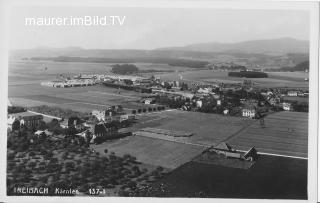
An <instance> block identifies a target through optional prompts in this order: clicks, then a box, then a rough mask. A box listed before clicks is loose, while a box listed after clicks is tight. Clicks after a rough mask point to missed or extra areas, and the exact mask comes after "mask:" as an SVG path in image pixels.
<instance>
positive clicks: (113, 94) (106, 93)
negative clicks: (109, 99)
mask: <svg viewBox="0 0 320 203" xmlns="http://www.w3.org/2000/svg"><path fill="white" fill-rule="evenodd" d="M88 92H93V93H98V94H105V95H112V96H118V97H127V98H134V99H140V97H135V96H128V95H121V94H115V93H108V92H99V91H88Z"/></svg>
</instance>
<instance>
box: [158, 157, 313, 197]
mask: <svg viewBox="0 0 320 203" xmlns="http://www.w3.org/2000/svg"><path fill="white" fill-rule="evenodd" d="M307 174H308V161H307V160H302V159H292V158H285V157H276V156H265V155H261V156H260V157H259V159H258V161H257V162H256V163H255V164H254V165H253V166H252V167H251V168H249V169H248V170H244V169H236V168H231V167H223V166H216V165H212V164H201V163H197V162H189V163H186V164H185V165H183V166H181V167H179V168H177V169H176V170H174V171H172V172H171V173H170V174H168V176H166V177H165V178H164V179H161V180H159V181H158V182H157V183H155V184H154V187H155V188H157V187H159V186H160V187H163V186H162V185H164V187H165V188H166V189H165V192H161V190H155V191H154V193H153V194H152V196H159V197H210V198H246V199H252V198H256V199H307V197H308V194H307V177H308V176H307Z"/></svg>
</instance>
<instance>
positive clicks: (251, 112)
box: [242, 107, 257, 118]
mask: <svg viewBox="0 0 320 203" xmlns="http://www.w3.org/2000/svg"><path fill="white" fill-rule="evenodd" d="M256 113H257V111H256V108H254V107H245V108H243V109H242V116H243V117H248V118H254V117H255V116H256Z"/></svg>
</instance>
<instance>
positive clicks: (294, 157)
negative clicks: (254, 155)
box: [237, 150, 308, 160]
mask: <svg viewBox="0 0 320 203" xmlns="http://www.w3.org/2000/svg"><path fill="white" fill-rule="evenodd" d="M237 151H239V152H247V151H246V150H237ZM258 154H262V155H269V156H279V157H286V158H293V159H304V160H308V158H306V157H301V156H290V155H283V154H274V153H267V152H259V151H258Z"/></svg>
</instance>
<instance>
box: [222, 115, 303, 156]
mask: <svg viewBox="0 0 320 203" xmlns="http://www.w3.org/2000/svg"><path fill="white" fill-rule="evenodd" d="M227 142H228V143H230V144H231V145H232V146H234V147H235V148H237V149H242V150H247V149H248V148H250V147H252V146H255V147H256V148H257V150H258V152H265V153H273V154H281V155H288V156H299V157H304V158H307V157H308V114H307V113H300V112H279V113H274V114H271V115H268V116H267V117H266V118H265V125H264V126H260V123H259V122H258V121H257V122H255V123H253V124H252V125H251V126H249V127H248V128H246V129H245V130H243V131H242V132H240V133H239V134H238V135H236V136H234V137H233V138H231V139H229V140H227Z"/></svg>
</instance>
